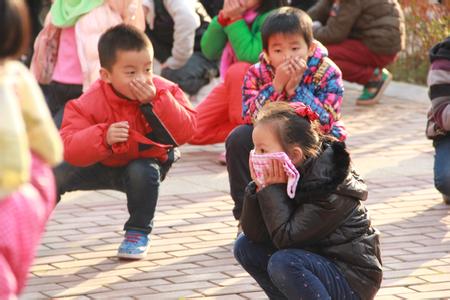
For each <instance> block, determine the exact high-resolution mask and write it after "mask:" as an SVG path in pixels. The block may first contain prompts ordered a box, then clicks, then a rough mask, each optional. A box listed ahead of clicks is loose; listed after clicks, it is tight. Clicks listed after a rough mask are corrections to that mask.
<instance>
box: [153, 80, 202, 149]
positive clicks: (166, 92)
mask: <svg viewBox="0 0 450 300" xmlns="http://www.w3.org/2000/svg"><path fill="white" fill-rule="evenodd" d="M152 106H153V113H154V114H155V116H156V118H157V119H158V121H159V122H158V123H159V124H161V125H162V127H163V128H164V129H165V132H166V134H168V135H169V136H170V138H171V140H173V141H174V142H175V144H176V145H178V146H180V145H182V144H185V143H187V142H188V141H189V140H190V139H191V137H192V136H193V134H194V133H195V130H196V128H197V121H196V111H195V109H194V108H193V107H192V105H191V103H190V102H189V100H188V99H187V98H186V96H185V94H184V92H183V91H182V90H181V89H180V88H179V87H178V86H177V85H172V86H171V87H169V88H162V89H160V90H159V91H158V92H157V95H156V99H155V100H154V101H153V103H152Z"/></svg>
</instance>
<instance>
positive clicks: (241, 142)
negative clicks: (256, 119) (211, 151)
mask: <svg viewBox="0 0 450 300" xmlns="http://www.w3.org/2000/svg"><path fill="white" fill-rule="evenodd" d="M252 132H253V125H240V126H238V127H236V128H235V129H234V130H233V131H232V132H230V134H229V135H228V137H227V140H226V142H225V148H226V150H227V151H226V159H227V170H228V179H229V182H230V194H231V198H232V199H233V201H234V208H233V215H234V218H235V219H236V220H239V218H240V217H241V213H242V206H243V204H244V193H245V188H246V187H247V185H248V183H249V182H250V181H251V180H252V178H251V177H250V168H249V165H248V158H249V155H250V150H252V149H253V141H252Z"/></svg>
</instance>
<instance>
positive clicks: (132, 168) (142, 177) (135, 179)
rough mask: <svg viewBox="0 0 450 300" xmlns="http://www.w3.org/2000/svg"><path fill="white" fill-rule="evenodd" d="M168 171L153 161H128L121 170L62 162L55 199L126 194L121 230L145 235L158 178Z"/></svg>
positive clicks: (156, 194) (153, 208)
mask: <svg viewBox="0 0 450 300" xmlns="http://www.w3.org/2000/svg"><path fill="white" fill-rule="evenodd" d="M169 168H170V166H167V165H165V164H161V163H160V162H159V161H158V160H156V159H152V158H146V159H137V160H134V161H131V162H130V163H129V164H128V165H126V166H124V167H107V166H104V165H102V164H100V163H97V164H95V165H91V166H88V167H75V166H72V165H70V164H68V163H67V162H63V163H62V164H60V165H59V166H58V167H56V168H55V170H54V172H55V178H56V184H57V188H58V195H59V196H61V195H62V194H64V193H65V192H70V191H76V190H97V189H112V190H118V191H121V192H124V193H126V195H127V207H128V212H129V214H130V218H129V219H128V221H127V222H126V223H125V226H124V230H129V229H135V230H140V231H144V232H146V233H147V234H149V233H150V232H151V231H152V228H153V217H154V215H155V208H156V203H157V200H158V193H159V185H160V183H161V178H164V177H165V174H166V173H167V171H168V170H169ZM59 199H60V197H58V201H59Z"/></svg>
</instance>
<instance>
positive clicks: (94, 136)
mask: <svg viewBox="0 0 450 300" xmlns="http://www.w3.org/2000/svg"><path fill="white" fill-rule="evenodd" d="M77 101H78V100H71V101H69V102H68V103H67V104H66V106H65V108H64V118H63V122H62V125H61V130H60V134H61V137H62V139H63V143H64V160H65V161H67V162H68V163H70V164H72V165H74V166H78V167H86V166H89V165H92V164H95V163H97V162H100V161H102V160H104V159H106V158H108V157H109V156H110V155H111V154H112V153H113V152H112V150H111V149H110V147H109V146H108V145H107V144H106V133H107V130H108V127H109V125H110V124H107V123H99V124H96V123H95V122H93V121H91V118H90V117H89V116H88V115H87V113H86V112H85V110H83V109H82V108H81V107H80V106H79V103H78V102H77Z"/></svg>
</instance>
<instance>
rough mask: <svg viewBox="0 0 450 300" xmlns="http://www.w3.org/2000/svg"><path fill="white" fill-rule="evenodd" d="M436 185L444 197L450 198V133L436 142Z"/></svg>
mask: <svg viewBox="0 0 450 300" xmlns="http://www.w3.org/2000/svg"><path fill="white" fill-rule="evenodd" d="M433 145H434V148H435V150H436V154H435V156H434V185H435V186H436V189H437V190H438V191H439V192H441V193H442V194H443V195H445V196H447V197H450V159H449V157H450V133H449V134H447V135H446V136H442V137H439V138H437V139H436V140H434V143H433Z"/></svg>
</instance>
